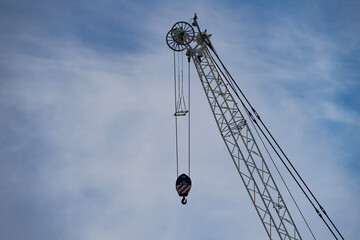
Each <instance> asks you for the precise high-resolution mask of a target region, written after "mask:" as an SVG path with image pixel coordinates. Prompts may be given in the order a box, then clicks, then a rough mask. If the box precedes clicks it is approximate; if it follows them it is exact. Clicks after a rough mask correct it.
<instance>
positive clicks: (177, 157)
mask: <svg viewBox="0 0 360 240" xmlns="http://www.w3.org/2000/svg"><path fill="white" fill-rule="evenodd" d="M175 60H176V54H175V51H174V90H175V92H174V97H175V113H176V111H177V106H176V85H177V83H176V61H175ZM177 126H178V124H177V116H176V115H175V145H176V147H175V149H176V150H175V151H176V153H175V154H176V178H177V177H179V147H178V131H177V129H178V128H177Z"/></svg>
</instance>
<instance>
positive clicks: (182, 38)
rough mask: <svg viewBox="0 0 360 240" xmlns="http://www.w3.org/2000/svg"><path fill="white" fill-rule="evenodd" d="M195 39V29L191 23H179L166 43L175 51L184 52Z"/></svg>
mask: <svg viewBox="0 0 360 240" xmlns="http://www.w3.org/2000/svg"><path fill="white" fill-rule="evenodd" d="M194 37H195V31H194V28H193V27H192V26H191V25H190V24H189V23H187V22H177V23H175V24H174V26H173V27H172V28H171V30H170V31H169V32H168V34H167V35H166V43H167V45H168V46H169V47H170V48H171V49H172V50H174V51H183V50H184V49H185V48H186V46H187V45H189V44H190V43H191V42H192V41H193V40H194Z"/></svg>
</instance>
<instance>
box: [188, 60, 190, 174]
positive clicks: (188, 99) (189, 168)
mask: <svg viewBox="0 0 360 240" xmlns="http://www.w3.org/2000/svg"><path fill="white" fill-rule="evenodd" d="M188 91H189V92H188V114H189V115H188V161H189V163H188V165H189V177H190V58H188Z"/></svg>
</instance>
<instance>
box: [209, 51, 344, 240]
mask: <svg viewBox="0 0 360 240" xmlns="http://www.w3.org/2000/svg"><path fill="white" fill-rule="evenodd" d="M211 48H212V49H213V47H211ZM206 50H207V51H208V54H209V56H210V57H211V58H212V56H211V54H210V52H209V50H208V49H207V48H206ZM213 52H214V53H215V55H216V56H217V58H218V60H219V61H220V63H221V64H222V66H223V68H224V70H225V71H226V72H227V73H228V75H229V76H230V77H231V79H232V81H233V83H234V84H235V86H237V87H238V85H237V84H236V82H235V81H234V79H233V78H232V76H231V75H230V73H229V72H228V71H227V69H226V67H225V66H224V64H223V63H222V62H221V60H220V58H219V56H218V55H217V54H216V51H215V50H213ZM212 61H213V62H214V63H215V65H216V66H217V68H218V69H219V70H220V72H221V74H222V75H223V77H224V79H225V80H226V82H227V83H228V84H229V85H230V87H231V88H232V90H233V92H234V93H235V95H236V96H237V97H238V99H239V101H240V102H241V104H242V106H243V107H244V109H245V110H246V112H247V114H248V115H249V116H250V118H251V119H252V120H253V122H254V123H255V124H256V125H257V127H258V128H259V130H260V131H261V133H262V134H263V136H264V137H265V138H266V140H267V142H268V143H269V144H270V146H271V147H272V149H273V150H274V151H275V153H276V154H277V156H278V157H279V159H280V160H281V162H282V163H283V165H284V166H285V167H286V169H287V170H288V172H289V173H290V175H291V176H292V178H293V179H294V181H295V182H296V183H297V185H298V187H299V188H300V189H301V191H302V192H303V194H304V195H305V196H306V198H307V199H308V201H309V202H310V203H311V205H312V206H313V208H314V209H315V211H316V212H317V214H318V215H319V217H320V218H321V219H322V220H323V222H324V223H325V225H326V226H327V227H328V229H329V230H330V232H331V233H332V235H333V236H334V237H335V239H338V238H337V237H336V235H335V234H334V232H333V231H332V229H331V228H330V226H329V225H328V224H327V222H326V221H325V220H324V218H323V217H322V215H321V213H320V212H319V210H318V209H317V208H316V207H315V205H314V203H313V202H312V200H311V199H310V198H309V196H308V195H307V193H306V192H305V190H304V189H303V187H302V186H301V185H300V183H299V182H298V180H297V179H296V177H295V176H294V174H293V173H292V171H291V170H290V169H289V167H288V166H287V164H286V163H285V162H284V160H283V159H282V157H281V156H280V154H279V153H278V151H277V150H276V149H275V147H274V145H273V144H272V143H271V142H270V140H269V138H268V137H267V136H266V134H265V133H264V131H263V130H262V129H261V128H260V126H259V125H258V123H257V121H256V119H255V118H254V116H253V115H252V114H251V112H250V111H249V110H248V109H247V107H246V105H245V103H244V102H243V101H242V99H241V98H240V96H239V94H238V93H237V91H236V90H235V88H234V87H233V85H232V84H230V82H229V80H228V79H227V78H226V76H225V74H224V73H223V72H222V70H221V68H219V65H218V64H217V63H216V61H214V59H213V58H212ZM238 88H239V87H238ZM239 91H240V92H241V90H240V88H239ZM241 93H242V92H241ZM246 100H247V99H246ZM247 103H248V104H249V105H250V107H251V104H250V103H249V102H248V101H247ZM252 109H253V108H252Z"/></svg>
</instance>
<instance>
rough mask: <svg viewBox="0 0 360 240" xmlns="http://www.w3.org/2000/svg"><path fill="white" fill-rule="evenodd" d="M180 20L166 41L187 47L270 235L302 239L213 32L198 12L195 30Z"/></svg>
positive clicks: (247, 188) (172, 44)
mask: <svg viewBox="0 0 360 240" xmlns="http://www.w3.org/2000/svg"><path fill="white" fill-rule="evenodd" d="M179 23H180V24H179ZM179 23H176V24H175V25H174V26H173V28H172V29H171V30H170V31H169V33H168V35H167V43H168V45H169V47H170V48H171V49H173V50H174V51H183V50H186V55H187V56H188V57H189V60H190V59H191V60H192V62H193V63H194V65H195V68H196V70H197V73H198V75H199V78H200V81H201V84H202V86H203V89H204V92H205V95H206V97H207V100H208V102H209V105H210V108H211V110H212V113H213V116H214V118H215V121H216V123H217V126H218V129H219V131H220V134H221V136H222V138H223V140H224V142H225V145H226V147H227V149H228V151H229V153H230V156H231V158H232V160H233V162H234V164H235V166H236V169H237V171H238V173H239V175H240V177H241V180H242V182H243V183H244V185H245V189H246V190H247V192H248V194H249V196H250V199H251V201H252V203H253V204H254V207H255V209H256V212H257V213H258V216H259V217H260V219H261V222H262V224H263V226H264V228H265V230H266V232H267V234H268V236H269V239H274V240H275V239H282V240H285V239H289V240H298V239H302V238H301V236H300V234H299V231H298V229H297V227H296V225H295V222H294V220H293V218H292V217H291V215H290V212H289V209H288V208H287V206H286V204H285V202H284V199H283V197H282V195H281V194H280V191H279V188H278V187H277V185H276V183H275V180H274V178H273V176H272V175H271V173H270V170H269V168H268V166H267V164H266V162H265V160H264V157H263V155H262V153H261V151H260V149H259V146H258V144H257V143H256V140H255V138H254V136H253V133H252V132H251V130H250V127H249V126H248V123H247V121H246V119H245V118H244V114H243V113H242V112H241V110H240V108H239V106H238V104H237V102H236V101H235V98H234V97H233V94H232V93H231V92H230V90H229V88H228V84H227V83H226V82H225V81H224V78H223V76H222V74H221V71H220V69H219V68H218V66H217V65H216V62H215V60H214V59H213V58H212V56H211V53H210V50H213V48H212V44H211V42H210V35H208V34H206V32H201V31H200V28H199V26H198V24H197V21H196V16H195V17H194V19H193V23H192V25H193V26H196V27H197V29H198V31H197V32H196V33H195V31H193V28H192V27H191V25H190V24H188V23H186V22H179ZM193 42H196V43H195V46H194V47H192V46H191V45H190V43H193Z"/></svg>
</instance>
